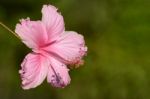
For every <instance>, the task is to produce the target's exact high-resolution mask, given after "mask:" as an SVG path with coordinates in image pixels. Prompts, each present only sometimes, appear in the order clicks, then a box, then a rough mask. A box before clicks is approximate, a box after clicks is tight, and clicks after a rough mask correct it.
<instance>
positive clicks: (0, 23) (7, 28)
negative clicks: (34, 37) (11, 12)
mask: <svg viewBox="0 0 150 99" xmlns="http://www.w3.org/2000/svg"><path fill="white" fill-rule="evenodd" d="M0 25H1V26H2V27H4V28H5V29H6V30H8V31H9V32H10V33H12V34H13V35H14V36H16V37H17V38H18V39H21V38H20V37H19V36H18V35H17V34H16V33H15V32H13V31H12V30H11V29H10V28H9V27H7V26H6V25H4V24H3V23H2V22H0Z"/></svg>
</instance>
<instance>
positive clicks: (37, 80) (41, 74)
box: [19, 53, 48, 89]
mask: <svg viewBox="0 0 150 99" xmlns="http://www.w3.org/2000/svg"><path fill="white" fill-rule="evenodd" d="M21 67H22V69H21V70H20V71H19V73H20V75H21V79H22V88H23V89H30V88H35V87H37V86H38V85H40V84H41V83H42V82H43V80H44V79H45V78H46V76H47V72H48V61H47V60H46V58H45V57H44V56H42V55H41V54H35V53H30V54H28V55H27V56H26V57H25V59H24V61H23V62H22V64H21Z"/></svg>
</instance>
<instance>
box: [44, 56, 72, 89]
mask: <svg viewBox="0 0 150 99" xmlns="http://www.w3.org/2000/svg"><path fill="white" fill-rule="evenodd" d="M68 72H69V69H68V68H67V67H66V65H65V64H64V63H61V62H60V61H58V60H56V59H55V58H52V57H50V66H49V70H48V76H47V81H48V82H49V83H51V85H52V86H54V87H62V88H64V87H65V86H67V85H68V84H69V83H70V76H69V74H68Z"/></svg>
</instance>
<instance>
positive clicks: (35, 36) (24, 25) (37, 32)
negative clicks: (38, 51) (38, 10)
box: [15, 19, 48, 48]
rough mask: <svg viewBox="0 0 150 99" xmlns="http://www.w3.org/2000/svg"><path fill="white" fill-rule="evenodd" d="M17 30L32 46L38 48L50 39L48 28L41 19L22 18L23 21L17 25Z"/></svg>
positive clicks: (29, 45) (27, 43) (26, 42)
mask: <svg viewBox="0 0 150 99" xmlns="http://www.w3.org/2000/svg"><path fill="white" fill-rule="evenodd" d="M15 32H16V33H17V34H18V35H19V36H20V38H21V39H22V40H23V42H24V43H25V44H26V45H27V46H28V47H30V48H38V47H40V46H42V45H43V44H45V43H46V42H47V40H48V36H47V33H46V28H45V26H44V24H43V23H42V22H41V21H30V19H22V20H21V23H19V24H17V25H16V30H15Z"/></svg>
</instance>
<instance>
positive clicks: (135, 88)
mask: <svg viewBox="0 0 150 99" xmlns="http://www.w3.org/2000/svg"><path fill="white" fill-rule="evenodd" d="M43 4H52V5H55V6H56V7H57V8H59V11H60V12H61V13H62V15H63V16H64V20H65V26H66V30H74V31H77V32H79V33H80V34H83V35H84V37H85V40H86V44H87V46H88V54H87V56H86V57H85V64H84V66H81V67H80V68H78V69H74V70H71V72H70V76H71V78H72V81H71V84H70V85H69V86H67V87H66V88H64V89H59V88H53V87H51V85H49V84H48V83H47V82H46V81H45V82H44V83H43V84H42V85H40V86H39V87H37V88H35V89H31V90H27V91H24V90H23V89H22V88H21V87H20V83H21V80H20V77H19V74H18V70H19V69H20V64H21V62H22V60H23V58H24V57H25V55H26V54H27V53H28V52H30V50H29V49H28V48H27V47H26V46H25V45H24V44H22V42H20V41H19V40H18V39H17V38H16V37H15V36H13V35H12V34H10V33H9V32H8V31H7V30H5V29H4V28H2V27H0V99H150V1H149V0H0V21H2V22H3V23H5V24H6V25H7V26H9V27H10V28H11V29H12V30H14V29H15V25H16V23H18V22H19V19H21V18H27V17H30V18H31V20H40V19H41V8H42V5H43Z"/></svg>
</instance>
